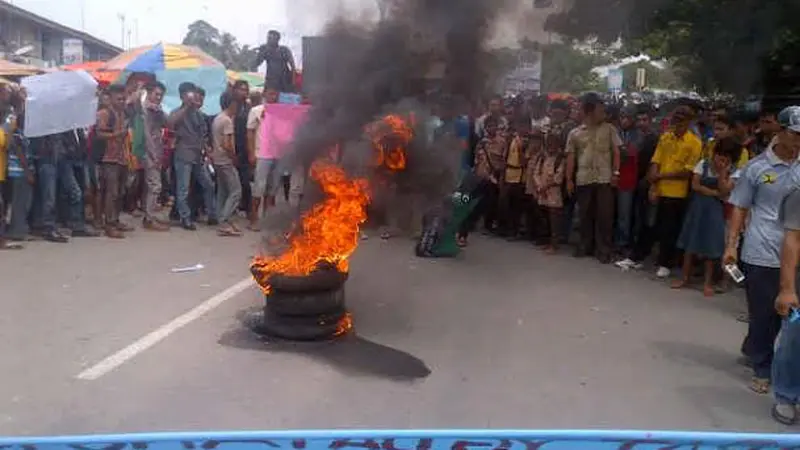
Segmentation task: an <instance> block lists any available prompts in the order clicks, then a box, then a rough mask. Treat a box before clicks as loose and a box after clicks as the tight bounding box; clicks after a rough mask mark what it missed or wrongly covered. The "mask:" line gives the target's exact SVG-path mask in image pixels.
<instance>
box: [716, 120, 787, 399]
mask: <svg viewBox="0 0 800 450" xmlns="http://www.w3.org/2000/svg"><path fill="white" fill-rule="evenodd" d="M778 121H779V122H780V124H781V126H782V130H781V131H780V132H779V133H778V135H777V136H776V139H775V141H774V142H773V145H772V146H771V147H770V148H769V149H767V151H766V152H764V153H763V154H762V155H760V156H758V157H757V158H755V159H754V160H752V161H751V162H750V163H749V164H748V165H747V166H746V167H745V168H744V169H743V170H742V174H741V177H740V178H739V180H738V182H737V183H736V188H734V190H733V193H732V194H731V197H730V199H729V201H730V203H731V204H732V205H733V206H734V210H733V213H732V215H731V219H730V224H729V235H728V237H727V239H726V250H725V256H724V257H723V263H724V264H726V265H727V264H735V263H736V262H737V257H736V253H737V252H736V249H737V246H738V243H739V232H740V230H742V229H744V241H743V246H742V269H743V270H744V272H745V276H746V279H745V288H746V291H745V292H746V296H747V310H748V315H749V318H750V321H749V324H748V331H747V337H746V338H745V340H744V343H743V344H742V353H744V355H745V356H746V358H747V359H748V362H749V364H750V365H752V367H753V372H754V377H753V381H752V383H751V385H750V388H751V389H752V390H753V391H755V392H758V393H761V394H766V393H767V392H769V386H770V376H771V368H772V358H773V348H774V345H775V338H776V336H777V335H778V332H779V331H780V324H781V319H780V316H779V315H778V314H777V313H776V311H775V308H774V302H775V298H776V297H777V296H778V293H779V289H780V267H781V245H782V242H783V235H784V232H783V225H782V224H781V221H780V210H781V205H782V204H783V201H784V198H785V197H786V195H787V194H788V193H789V192H791V190H792V170H793V168H794V167H795V166H796V165H797V155H798V149H800V108H798V107H790V108H787V109H785V110H783V111H781V113H780V114H779V115H778ZM748 213H749V217H750V220H749V222H748V223H747V226H746V227H744V223H745V218H746V217H747V216H748Z"/></svg>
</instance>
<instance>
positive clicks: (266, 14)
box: [11, 0, 375, 51]
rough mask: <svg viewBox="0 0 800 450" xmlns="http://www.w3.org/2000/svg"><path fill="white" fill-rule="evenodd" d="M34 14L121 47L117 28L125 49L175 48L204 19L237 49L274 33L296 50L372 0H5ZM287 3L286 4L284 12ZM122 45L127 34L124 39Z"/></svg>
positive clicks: (257, 42)
mask: <svg viewBox="0 0 800 450" xmlns="http://www.w3.org/2000/svg"><path fill="white" fill-rule="evenodd" d="M11 3H13V4H15V5H17V6H19V7H22V8H25V9H27V10H29V11H31V12H33V13H35V14H39V15H41V16H44V17H47V18H48V19H51V20H54V21H57V22H60V23H62V24H64V25H67V26H69V27H72V28H76V29H79V30H83V31H85V32H87V33H89V34H92V35H94V36H96V37H98V38H101V39H103V40H106V41H108V42H111V43H112V44H114V45H118V46H121V45H122V39H123V36H122V24H121V22H120V19H119V14H124V15H125V28H126V30H130V45H131V46H134V47H135V46H138V45H146V44H151V43H154V42H158V41H165V42H171V43H180V41H181V40H182V39H183V36H184V35H185V34H186V29H187V26H188V25H189V24H190V23H192V22H194V21H195V20H197V19H204V20H206V21H207V22H209V23H210V24H212V25H214V26H215V27H217V28H218V29H220V30H221V31H228V32H230V33H233V34H234V35H235V36H236V38H237V39H238V40H239V42H240V43H242V44H250V45H257V44H260V43H262V41H263V40H264V38H265V35H266V31H267V30H269V29H270V28H276V29H278V30H280V31H281V32H283V33H284V35H285V36H286V39H285V41H287V42H286V44H288V45H290V46H291V47H292V48H293V49H294V50H295V51H299V48H298V47H299V38H300V36H302V35H304V34H305V35H307V34H314V33H316V32H319V30H320V29H321V28H322V25H323V24H324V23H325V21H326V18H327V17H330V15H332V14H335V12H336V10H337V9H339V8H341V7H342V5H345V6H346V7H347V8H349V9H354V8H358V9H360V8H364V7H365V5H367V6H369V7H371V8H373V9H374V5H375V2H374V0H11ZM287 4H289V5H291V6H289V7H287ZM125 40H126V44H125V46H127V45H128V42H127V40H128V35H127V31H126V34H125Z"/></svg>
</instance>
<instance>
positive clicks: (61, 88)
mask: <svg viewBox="0 0 800 450" xmlns="http://www.w3.org/2000/svg"><path fill="white" fill-rule="evenodd" d="M21 84H22V87H24V88H25V91H26V93H27V99H26V101H25V136H27V137H39V136H46V135H48V134H55V133H62V132H64V131H69V130H74V129H76V128H86V127H89V126H92V125H94V123H95V120H96V118H97V81H95V79H94V78H92V76H91V75H89V74H88V73H86V72H85V71H83V70H77V71H74V72H72V71H61V72H51V73H46V74H43V75H34V76H31V77H27V78H23V79H22V83H21Z"/></svg>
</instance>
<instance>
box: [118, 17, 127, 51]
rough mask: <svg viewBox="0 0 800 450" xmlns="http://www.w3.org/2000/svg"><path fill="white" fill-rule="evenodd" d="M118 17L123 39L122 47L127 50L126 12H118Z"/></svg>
mask: <svg viewBox="0 0 800 450" xmlns="http://www.w3.org/2000/svg"><path fill="white" fill-rule="evenodd" d="M117 18H118V19H119V26H120V40H121V41H122V49H123V50H126V48H125V14H122V13H117Z"/></svg>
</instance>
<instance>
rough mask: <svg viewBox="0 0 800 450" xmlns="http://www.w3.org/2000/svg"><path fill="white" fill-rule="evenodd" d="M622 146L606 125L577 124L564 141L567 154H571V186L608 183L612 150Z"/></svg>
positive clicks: (612, 129)
mask: <svg viewBox="0 0 800 450" xmlns="http://www.w3.org/2000/svg"><path fill="white" fill-rule="evenodd" d="M621 145H622V140H621V139H620V137H619V133H618V132H617V129H616V128H614V126H613V125H611V124H609V123H602V124H600V125H597V126H588V125H585V124H584V125H581V126H579V127H578V128H575V129H574V130H572V132H571V133H570V134H569V137H568V138H567V153H574V154H575V161H576V168H577V170H576V175H575V184H577V185H578V186H584V185H587V184H595V183H600V184H608V183H611V176H612V175H613V172H614V168H613V164H614V150H615V149H617V148H619V147H620V146H621Z"/></svg>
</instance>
